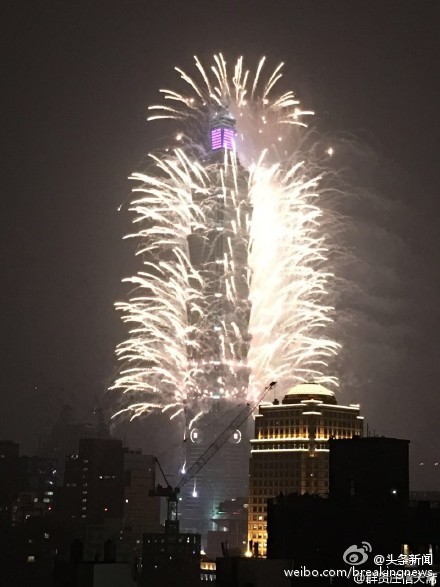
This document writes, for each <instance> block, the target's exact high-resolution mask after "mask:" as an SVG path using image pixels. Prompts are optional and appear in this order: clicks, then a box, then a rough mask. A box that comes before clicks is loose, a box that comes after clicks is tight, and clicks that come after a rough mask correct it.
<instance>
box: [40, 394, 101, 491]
mask: <svg viewBox="0 0 440 587" xmlns="http://www.w3.org/2000/svg"><path fill="white" fill-rule="evenodd" d="M81 438H110V431H109V427H108V425H107V423H106V421H105V418H104V414H103V412H102V409H101V408H100V407H99V406H98V407H97V408H96V409H95V410H94V414H93V421H92V422H91V423H90V422H78V421H77V420H76V418H75V414H74V410H73V407H72V406H71V405H69V404H65V405H64V406H63V407H62V409H61V411H60V414H59V416H58V419H57V420H56V422H55V424H54V425H53V428H52V430H51V432H50V433H49V434H48V435H45V436H41V437H40V441H39V447H38V456H40V457H43V458H50V459H57V461H58V483H59V484H62V483H63V479H64V465H65V462H66V457H68V456H69V455H74V454H78V447H79V441H80V439H81Z"/></svg>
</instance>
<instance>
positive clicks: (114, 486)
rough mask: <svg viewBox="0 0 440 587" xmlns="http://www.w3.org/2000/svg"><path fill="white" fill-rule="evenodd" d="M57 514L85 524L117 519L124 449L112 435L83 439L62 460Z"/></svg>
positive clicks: (120, 508) (121, 504) (120, 511)
mask: <svg viewBox="0 0 440 587" xmlns="http://www.w3.org/2000/svg"><path fill="white" fill-rule="evenodd" d="M60 510H61V514H62V515H64V516H66V517H70V518H75V519H77V520H78V519H79V520H85V521H87V522H88V523H97V522H102V521H105V520H107V519H121V521H122V517H123V511H124V452H123V448H122V441H121V440H117V439H115V438H83V439H81V440H80V441H79V451H78V454H77V455H72V456H70V457H68V458H67V460H66V469H65V474H64V484H63V487H62V488H61V492H60Z"/></svg>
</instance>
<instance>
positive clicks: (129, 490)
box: [123, 450, 161, 556]
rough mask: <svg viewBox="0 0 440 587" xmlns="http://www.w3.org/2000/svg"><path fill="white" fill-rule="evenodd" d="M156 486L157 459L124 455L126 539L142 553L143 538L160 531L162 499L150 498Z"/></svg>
mask: <svg viewBox="0 0 440 587" xmlns="http://www.w3.org/2000/svg"><path fill="white" fill-rule="evenodd" d="M155 486H156V460H155V457H154V456H152V455H144V454H142V452H141V451H140V450H138V451H126V452H125V453H124V512H123V539H124V542H126V543H127V544H128V545H129V546H130V547H131V549H132V550H134V551H135V552H137V551H138V554H139V556H140V555H141V551H142V535H143V534H145V533H146V532H150V533H151V532H152V533H154V532H157V533H158V532H160V529H161V528H160V498H159V497H150V496H149V492H150V491H151V490H153V489H154V488H155Z"/></svg>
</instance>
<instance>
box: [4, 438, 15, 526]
mask: <svg viewBox="0 0 440 587" xmlns="http://www.w3.org/2000/svg"><path fill="white" fill-rule="evenodd" d="M19 454H20V447H19V445H18V444H17V443H16V442H12V441H11V440H1V441H0V526H3V527H6V526H8V525H9V524H10V523H11V511H12V501H13V500H14V499H15V498H16V496H17V494H18V492H19V489H20V469H19V463H20V456H19Z"/></svg>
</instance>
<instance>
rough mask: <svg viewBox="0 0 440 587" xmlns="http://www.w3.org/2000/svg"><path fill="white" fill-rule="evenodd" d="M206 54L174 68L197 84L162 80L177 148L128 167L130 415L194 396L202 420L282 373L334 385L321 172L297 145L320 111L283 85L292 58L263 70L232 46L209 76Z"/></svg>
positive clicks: (122, 383) (126, 369)
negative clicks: (213, 135)
mask: <svg viewBox="0 0 440 587" xmlns="http://www.w3.org/2000/svg"><path fill="white" fill-rule="evenodd" d="M195 63H196V68H197V70H198V71H197V76H198V77H197V78H193V77H190V76H188V75H187V74H186V73H185V72H183V71H182V70H180V69H177V71H178V72H179V74H180V76H181V78H182V79H183V81H184V82H185V83H186V85H187V88H188V92H186V93H178V92H176V91H172V90H161V92H162V94H163V96H164V99H165V103H164V104H161V105H157V106H151V107H150V113H151V116H150V120H157V119H163V118H165V119H173V120H175V121H176V124H177V125H178V128H177V129H176V130H177V132H176V135H175V141H176V144H175V146H174V147H173V146H172V145H170V146H168V147H167V148H166V149H165V150H164V151H162V152H157V153H155V154H153V155H150V156H149V157H150V166H149V169H148V171H147V172H145V173H136V174H133V176H132V177H131V179H132V180H134V181H135V182H136V187H135V188H134V190H133V192H134V193H135V198H134V200H133V201H132V204H131V207H130V210H131V211H132V212H133V213H134V221H133V222H134V226H135V227H136V230H135V231H134V232H133V233H132V234H130V235H128V237H127V238H133V239H135V240H136V241H137V255H139V257H140V259H141V262H142V269H141V270H140V271H139V272H138V273H137V274H136V275H135V276H134V277H131V278H129V279H127V280H125V281H127V282H129V283H131V284H132V285H133V290H132V293H131V295H130V297H129V299H128V301H126V302H118V303H117V304H116V307H117V309H118V310H119V311H121V313H122V319H123V320H124V322H126V323H127V324H129V325H130V328H131V329H130V331H129V336H128V338H127V340H126V341H125V342H123V343H122V344H120V345H119V346H118V348H117V351H116V352H117V355H118V358H119V360H120V361H121V363H122V367H121V370H120V372H119V375H118V378H117V380H116V382H115V384H114V386H113V387H114V388H117V389H119V390H121V391H122V392H123V393H125V394H127V397H128V398H129V401H128V402H127V404H126V407H124V408H123V409H121V410H119V411H118V412H117V414H118V415H119V414H121V413H123V412H125V411H128V412H129V413H130V415H131V417H132V418H133V417H137V416H139V415H141V414H142V413H145V412H149V411H151V410H155V409H162V410H169V411H170V417H171V418H174V417H176V416H177V415H178V414H180V413H182V410H183V408H184V407H185V406H190V407H191V409H194V410H195V411H194V413H197V415H196V416H194V417H193V419H192V421H191V423H193V422H194V421H195V419H197V418H198V417H200V415H201V413H203V409H204V403H207V402H209V401H210V400H211V399H212V398H214V397H222V398H232V399H234V398H235V399H243V400H244V399H245V398H247V399H248V400H249V399H250V400H254V399H255V398H256V397H258V395H259V393H260V390H261V389H262V388H263V387H264V385H265V383H266V382H267V380H271V379H274V378H275V379H278V380H279V381H281V382H284V386H281V389H283V387H284V388H285V387H288V386H291V385H294V384H296V383H298V382H302V381H310V380H313V381H316V382H320V383H324V384H337V381H336V379H335V378H334V377H332V376H331V375H329V374H328V372H327V371H328V369H327V362H328V360H329V357H331V356H332V355H334V354H335V353H336V352H337V349H338V344H337V343H336V342H334V341H333V340H331V339H329V338H327V337H326V336H325V329H326V326H327V325H328V324H329V323H330V322H331V320H332V318H331V314H332V310H333V308H332V307H331V305H329V304H327V303H325V302H326V299H327V298H326V296H327V284H328V282H329V280H331V277H332V274H331V272H330V271H329V269H328V256H329V255H328V245H327V244H326V240H325V238H324V235H323V234H322V230H321V226H322V224H323V212H322V209H321V206H320V197H321V193H320V187H319V186H320V179H321V178H320V175H319V174H317V173H315V172H313V171H312V170H311V169H310V166H308V165H307V163H306V158H303V157H300V155H299V150H298V144H299V141H300V135H299V134H298V132H301V129H302V128H304V127H305V126H306V123H305V120H306V118H307V116H309V115H311V114H313V113H312V112H308V111H303V110H301V109H300V106H299V102H298V101H297V100H296V98H295V96H294V94H293V93H292V92H285V93H283V94H281V95H274V88H275V86H276V84H277V83H278V82H279V80H280V78H281V76H282V73H281V71H282V66H283V65H282V64H280V65H279V66H278V67H277V68H276V69H275V70H274V71H273V72H271V73H270V74H269V75H268V76H266V75H265V73H264V72H265V59H264V58H263V59H262V60H261V61H260V62H259V64H258V66H257V69H256V73H255V74H254V75H251V74H250V73H249V71H247V70H245V69H244V64H243V59H242V58H240V59H238V61H237V62H236V64H235V67H234V68H233V71H232V75H230V74H229V72H228V69H227V66H226V62H225V60H224V58H223V57H222V55H216V56H214V65H213V66H212V67H211V70H210V71H209V72H208V70H205V69H204V68H203V66H202V64H201V63H200V61H199V60H198V59H197V58H195ZM225 119H227V120H228V121H229V124H231V121H233V122H234V126H235V129H236V130H235V136H234V145H233V148H232V149H224V150H221V151H217V152H215V153H213V152H212V150H211V145H210V143H209V130H210V129H211V128H213V126H215V125H216V124H220V123H221V121H222V120H225ZM295 129H296V132H295ZM280 153H282V154H280ZM132 398H135V399H134V400H133V403H131V401H132Z"/></svg>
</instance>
